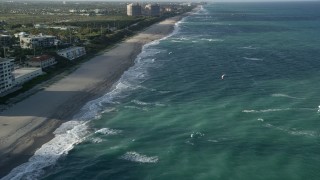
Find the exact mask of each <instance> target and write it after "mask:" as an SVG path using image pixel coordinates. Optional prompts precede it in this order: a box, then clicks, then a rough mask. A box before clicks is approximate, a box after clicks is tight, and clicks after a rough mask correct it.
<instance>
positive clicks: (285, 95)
mask: <svg viewBox="0 0 320 180" xmlns="http://www.w3.org/2000/svg"><path fill="white" fill-rule="evenodd" d="M271 96H272V97H284V98H291V99H306V98H299V97H294V96H289V95H287V94H271Z"/></svg>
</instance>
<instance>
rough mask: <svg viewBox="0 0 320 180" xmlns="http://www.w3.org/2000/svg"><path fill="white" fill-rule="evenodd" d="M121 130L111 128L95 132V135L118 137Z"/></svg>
mask: <svg viewBox="0 0 320 180" xmlns="http://www.w3.org/2000/svg"><path fill="white" fill-rule="evenodd" d="M121 132H122V131H121V130H117V129H110V128H102V129H99V130H97V131H96V132H94V133H95V134H104V135H117V134H119V133H121Z"/></svg>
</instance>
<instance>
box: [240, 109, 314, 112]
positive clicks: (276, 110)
mask: <svg viewBox="0 0 320 180" xmlns="http://www.w3.org/2000/svg"><path fill="white" fill-rule="evenodd" d="M315 110H317V109H315V108H283V109H262V110H253V109H246V110H243V111H242V112H244V113H268V112H279V111H315Z"/></svg>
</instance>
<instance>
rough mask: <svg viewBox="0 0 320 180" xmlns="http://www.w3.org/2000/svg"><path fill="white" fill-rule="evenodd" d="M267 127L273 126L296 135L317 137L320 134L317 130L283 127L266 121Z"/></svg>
mask: <svg viewBox="0 0 320 180" xmlns="http://www.w3.org/2000/svg"><path fill="white" fill-rule="evenodd" d="M264 126H265V127H268V128H273V129H276V130H279V131H282V132H286V133H288V134H290V135H294V136H307V137H317V136H319V134H318V133H317V132H315V131H310V130H297V129H295V128H292V129H287V128H283V127H279V126H274V125H272V124H270V123H266V124H264Z"/></svg>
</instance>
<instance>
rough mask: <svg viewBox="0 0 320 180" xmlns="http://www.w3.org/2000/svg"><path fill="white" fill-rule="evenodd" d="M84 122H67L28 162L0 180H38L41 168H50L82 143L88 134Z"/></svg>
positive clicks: (41, 172) (41, 171)
mask: <svg viewBox="0 0 320 180" xmlns="http://www.w3.org/2000/svg"><path fill="white" fill-rule="evenodd" d="M87 129H88V128H87V125H86V122H83V121H69V122H66V123H64V124H63V126H61V127H60V128H58V129H57V130H56V131H55V137H54V138H53V139H52V140H51V141H49V142H48V143H46V144H44V145H42V147H41V148H40V149H38V150H37V151H36V152H35V154H34V155H33V156H32V157H31V158H30V159H29V161H28V162H26V163H24V164H22V165H20V166H18V167H16V168H14V169H13V170H12V171H11V172H10V173H9V174H8V175H7V176H5V177H3V178H2V180H18V179H30V180H31V179H32V180H33V179H38V177H39V176H41V175H42V174H43V173H44V171H43V168H45V167H48V166H52V165H54V164H55V162H56V161H57V160H58V159H59V158H60V157H61V156H62V155H66V154H68V152H69V151H70V150H71V149H73V147H74V146H75V145H76V144H78V143H80V142H82V141H83V140H84V137H85V136H86V135H87V134H88V133H89V132H88V131H87Z"/></svg>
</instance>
